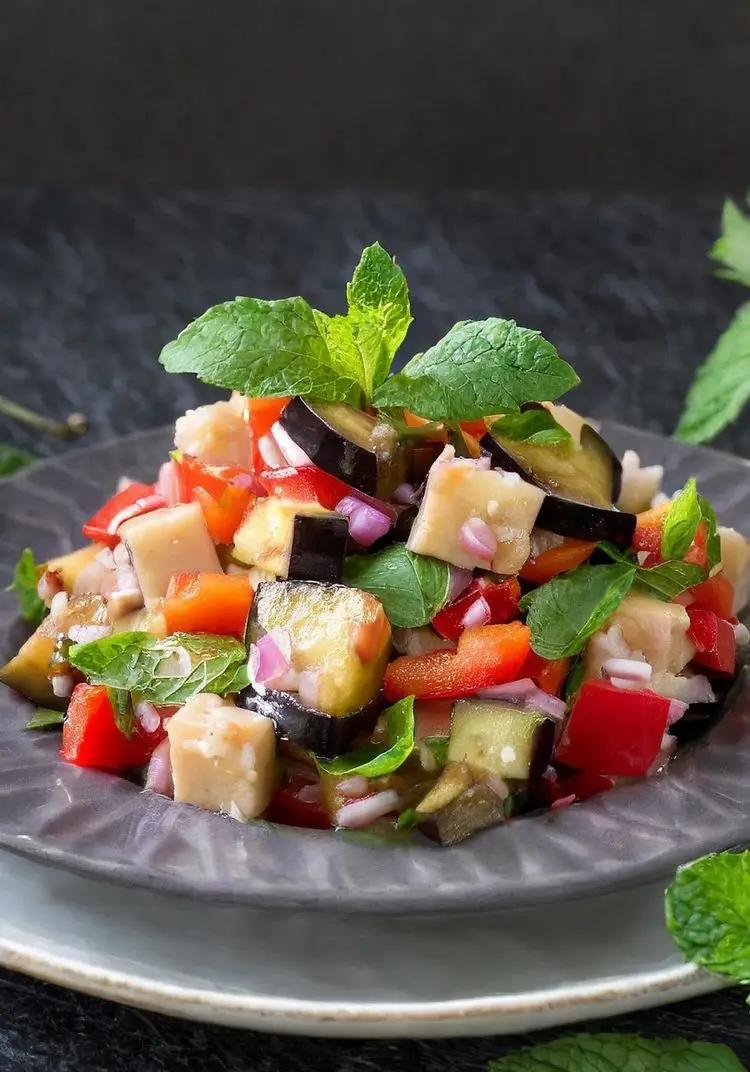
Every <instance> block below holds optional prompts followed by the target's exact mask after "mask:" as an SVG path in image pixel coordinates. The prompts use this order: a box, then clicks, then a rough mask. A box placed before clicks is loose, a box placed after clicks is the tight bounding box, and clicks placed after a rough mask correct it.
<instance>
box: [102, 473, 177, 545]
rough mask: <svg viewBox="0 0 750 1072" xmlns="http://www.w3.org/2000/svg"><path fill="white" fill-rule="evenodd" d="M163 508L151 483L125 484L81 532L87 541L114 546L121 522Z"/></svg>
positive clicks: (163, 500)
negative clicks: (126, 485)
mask: <svg viewBox="0 0 750 1072" xmlns="http://www.w3.org/2000/svg"><path fill="white" fill-rule="evenodd" d="M166 505H167V500H166V499H165V498H164V496H163V495H160V494H159V493H158V492H157V490H156V485H155V484H129V485H128V487H126V488H123V490H122V491H118V492H117V494H116V495H113V496H112V498H111V499H108V500H107V502H105V504H104V506H102V507H100V509H99V510H97V512H96V513H95V514H94V515H93V517H90V518H89V519H88V521H85V522H84V524H83V526H82V529H81V531H82V532H83V535H84V536H86V537H87V538H88V539H89V540H94V541H96V542H97V543H104V544H106V545H107V547H115V546H116V545H117V544H118V543H119V542H120V537H119V536H118V535H117V529H118V528H119V526H120V525H121V524H122V522H123V521H127V520H128V519H129V518H131V517H138V516H139V515H140V514H147V513H148V512H149V511H151V510H159V509H160V508H161V507H163V506H166Z"/></svg>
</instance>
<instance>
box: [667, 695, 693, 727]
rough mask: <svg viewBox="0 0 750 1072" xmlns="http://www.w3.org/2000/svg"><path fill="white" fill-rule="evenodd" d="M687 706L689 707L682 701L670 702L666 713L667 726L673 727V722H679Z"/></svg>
mask: <svg viewBox="0 0 750 1072" xmlns="http://www.w3.org/2000/svg"><path fill="white" fill-rule="evenodd" d="M689 706H690V705H689V704H686V703H685V702H684V701H683V700H670V701H669V711H668V712H667V725H668V726H673V725H674V724H675V722H679V721H680V719H681V718H682V716H683V715H684V714H685V712H686V711H687V709H688V707H689Z"/></svg>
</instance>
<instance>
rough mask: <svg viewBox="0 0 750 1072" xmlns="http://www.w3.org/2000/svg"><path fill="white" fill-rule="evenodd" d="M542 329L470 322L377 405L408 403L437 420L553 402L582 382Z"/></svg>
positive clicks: (388, 387) (387, 386)
mask: <svg viewBox="0 0 750 1072" xmlns="http://www.w3.org/2000/svg"><path fill="white" fill-rule="evenodd" d="M579 382H580V381H579V379H578V377H577V376H576V374H575V372H574V371H573V369H572V368H571V367H570V365H569V364H568V363H567V362H566V361H563V359H562V358H561V357H560V356H559V354H558V353H557V350H556V349H555V348H554V346H553V345H552V344H551V343H549V342H547V340H546V339H543V338H542V336H541V334H540V333H539V332H538V331H532V330H530V329H529V328H523V327H519V326H518V325H517V324H516V322H515V321H514V320H500V319H498V318H496V317H491V318H490V319H488V320H465V321H461V322H460V323H458V324H456V325H455V327H453V328H451V330H450V331H449V332H448V334H447V335H446V336H445V337H444V338H443V339H441V340H440V341H439V342H437V343H436V344H435V345H434V346H432V347H430V349H429V350H426V351H425V353H423V354H417V356H416V357H413V358H412V359H411V361H409V362H408V364H407V365H406V366H405V368H404V369H403V371H402V372H400V373H397V374H396V375H395V376H391V377H389V378H388V380H386V382H385V383H384V384H382V385H381V386H380V387H379V388H378V390H377V391H376V392H375V396H374V402H375V404H376V405H377V406H383V407H387V406H405V407H407V408H408V409H410V410H411V411H412V412H413V413H417V414H419V415H420V416H421V417H428V418H430V419H432V420H440V421H443V420H462V419H473V418H477V417H485V416H488V415H489V414H493V413H499V412H503V413H504V412H507V411H509V410H510V411H514V410H517V409H519V408H520V406H521V405H522V403H524V402H544V401H553V400H554V399H556V398H558V397H559V396H560V395H561V394H563V393H564V392H565V391H567V390H569V389H570V388H571V387H575V386H576V384H577V383H579Z"/></svg>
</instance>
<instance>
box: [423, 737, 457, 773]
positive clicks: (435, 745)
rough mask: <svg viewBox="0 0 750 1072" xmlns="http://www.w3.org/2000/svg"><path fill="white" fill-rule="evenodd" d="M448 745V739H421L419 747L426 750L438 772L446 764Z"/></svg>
mask: <svg viewBox="0 0 750 1072" xmlns="http://www.w3.org/2000/svg"><path fill="white" fill-rule="evenodd" d="M449 743H450V737H423V738H422V740H421V741H420V742H419V747H420V748H426V749H427V751H428V752H429V753H430V755H431V756H432V759H433V761H434V763H435V769H436V770H440V769H441V768H442V767H444V766H445V764H446V763H447V762H448V744H449Z"/></svg>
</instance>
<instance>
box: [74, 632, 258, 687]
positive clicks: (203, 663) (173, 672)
mask: <svg viewBox="0 0 750 1072" xmlns="http://www.w3.org/2000/svg"><path fill="white" fill-rule="evenodd" d="M183 652H186V653H187V656H188V657H189V661H190V670H189V672H188V673H181V672H180V671H179V668H178V666H177V663H178V658H179V657H180V656H181V653H183ZM68 658H69V660H70V663H71V665H72V666H75V667H76V668H77V669H78V670H80V671H81V673H82V674H84V676H85V677H86V680H87V681H89V682H90V683H91V684H93V685H107V686H109V688H110V689H122V690H125V691H126V692H137V693H138V694H139V695H140V697H141V698H142V699H144V700H148V701H149V702H150V703H156V704H182V703H185V702H186V701H187V700H189V699H190V697H191V696H195V695H196V693H199V692H213V693H216V694H217V695H218V696H225V695H226V694H227V693H228V692H233V691H235V690H236V688H237V682H238V676H239V677H242V675H241V671H242V664H243V663H246V662H247V653H246V650H245V645H244V644H242V643H240V641H239V640H234V639H233V638H231V637H225V636H215V635H213V634H212V633H173V634H172V635H171V636H168V637H165V638H164V639H159V638H157V637H155V636H153V635H152V634H151V633H117V634H115V635H114V636H108V637H104V638H103V639H101V640H92V641H91V642H90V643H89V644H74V645H73V646H72V647H71V649H70V653H69V656H68Z"/></svg>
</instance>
